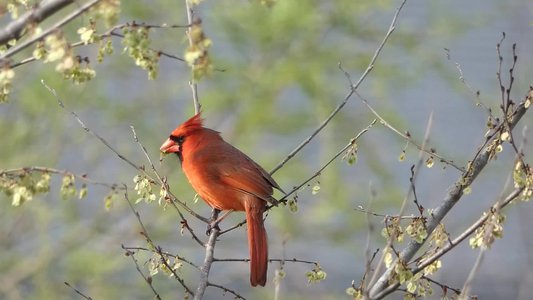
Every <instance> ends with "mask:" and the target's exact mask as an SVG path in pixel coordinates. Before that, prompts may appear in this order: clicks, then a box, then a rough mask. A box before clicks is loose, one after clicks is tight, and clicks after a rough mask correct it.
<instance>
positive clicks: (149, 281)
mask: <svg viewBox="0 0 533 300" xmlns="http://www.w3.org/2000/svg"><path fill="white" fill-rule="evenodd" d="M122 249H124V250H126V248H125V247H124V245H122ZM126 256H129V257H131V260H132V261H133V263H134V264H135V268H136V269H137V272H138V273H139V274H140V275H141V277H142V278H143V279H144V281H145V282H146V284H148V286H149V287H150V289H151V290H152V292H153V293H154V295H155V298H156V299H158V300H161V296H159V293H158V292H157V291H156V290H155V288H154V286H153V285H152V277H151V276H146V275H144V273H143V271H141V267H140V266H139V262H138V261H137V259H136V258H135V253H134V252H132V251H130V250H126Z"/></svg>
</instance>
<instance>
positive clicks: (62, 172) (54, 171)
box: [0, 166, 124, 190]
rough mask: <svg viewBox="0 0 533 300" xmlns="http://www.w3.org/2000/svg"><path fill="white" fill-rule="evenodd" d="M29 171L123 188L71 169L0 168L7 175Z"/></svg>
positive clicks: (0, 173)
mask: <svg viewBox="0 0 533 300" xmlns="http://www.w3.org/2000/svg"><path fill="white" fill-rule="evenodd" d="M31 172H39V173H52V174H58V175H72V176H74V177H75V178H77V179H80V180H82V181H85V182H87V183H89V184H93V185H100V186H105V187H108V188H110V189H114V190H116V189H119V190H122V189H124V187H122V186H119V185H117V184H115V183H113V184H110V183H107V182H102V181H96V180H93V179H91V178H89V177H87V175H86V174H75V173H72V172H71V171H67V170H58V169H54V168H49V167H40V166H31V167H23V168H16V169H6V170H0V176H2V175H4V174H8V175H14V174H16V175H17V176H18V175H21V174H24V173H31Z"/></svg>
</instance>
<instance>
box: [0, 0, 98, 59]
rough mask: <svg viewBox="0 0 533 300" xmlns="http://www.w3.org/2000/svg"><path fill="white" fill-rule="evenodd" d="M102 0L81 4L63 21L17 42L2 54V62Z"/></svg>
mask: <svg viewBox="0 0 533 300" xmlns="http://www.w3.org/2000/svg"><path fill="white" fill-rule="evenodd" d="M100 1H102V0H91V1H89V2H87V3H85V4H84V5H83V6H81V7H80V8H78V9H77V10H75V11H73V12H72V13H71V14H69V15H68V16H66V17H65V18H64V19H62V20H61V21H59V22H57V23H56V24H54V25H52V26H51V27H50V28H48V29H47V30H45V31H43V32H42V33H41V34H39V35H37V36H35V37H33V38H31V39H28V40H25V41H24V42H22V43H20V44H17V45H16V46H14V47H13V48H11V49H9V50H8V51H6V52H4V53H3V54H1V55H0V62H1V61H3V60H5V59H6V58H9V57H11V56H13V55H15V54H16V53H18V52H20V51H22V50H24V49H26V48H27V47H29V46H30V45H32V44H33V43H35V42H37V41H39V40H41V39H43V38H45V37H46V36H48V35H49V34H51V33H53V32H54V31H56V30H57V29H59V28H61V27H63V26H64V25H65V24H67V23H69V22H70V21H72V20H74V19H76V17H78V16H79V15H81V14H82V13H84V12H86V11H87V10H89V9H90V8H91V7H93V6H95V5H96V4H98V2H100Z"/></svg>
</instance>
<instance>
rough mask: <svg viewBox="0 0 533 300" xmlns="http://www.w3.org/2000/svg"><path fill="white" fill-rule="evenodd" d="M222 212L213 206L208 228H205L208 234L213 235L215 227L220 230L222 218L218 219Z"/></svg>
mask: <svg viewBox="0 0 533 300" xmlns="http://www.w3.org/2000/svg"><path fill="white" fill-rule="evenodd" d="M219 213H220V210H218V209H216V208H213V210H212V211H211V219H210V220H209V223H207V229H206V230H205V234H206V235H211V231H213V229H216V230H218V231H220V227H218V223H219V222H220V220H219V219H218V214H219Z"/></svg>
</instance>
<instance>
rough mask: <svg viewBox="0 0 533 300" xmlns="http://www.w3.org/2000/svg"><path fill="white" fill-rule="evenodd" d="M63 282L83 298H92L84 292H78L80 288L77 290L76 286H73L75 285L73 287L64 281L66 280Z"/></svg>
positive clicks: (89, 299)
mask: <svg viewBox="0 0 533 300" xmlns="http://www.w3.org/2000/svg"><path fill="white" fill-rule="evenodd" d="M63 283H64V284H65V285H66V286H68V287H69V288H71V289H73V290H74V292H76V294H78V295H80V296H82V297H83V298H84V299H87V300H93V298H91V297H89V296H87V295H85V294H84V293H82V292H80V290H78V289H77V288H75V287H73V286H72V285H70V283H68V282H66V281H65V282H63Z"/></svg>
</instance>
